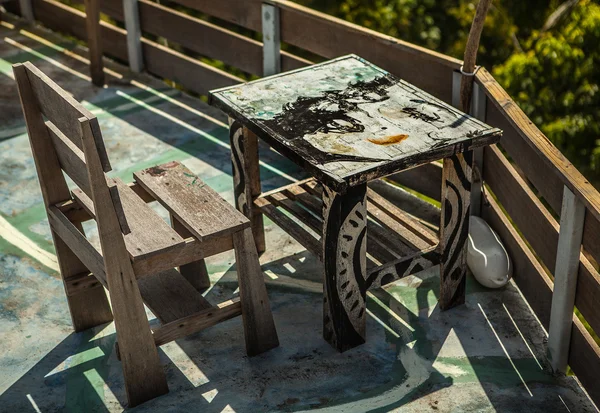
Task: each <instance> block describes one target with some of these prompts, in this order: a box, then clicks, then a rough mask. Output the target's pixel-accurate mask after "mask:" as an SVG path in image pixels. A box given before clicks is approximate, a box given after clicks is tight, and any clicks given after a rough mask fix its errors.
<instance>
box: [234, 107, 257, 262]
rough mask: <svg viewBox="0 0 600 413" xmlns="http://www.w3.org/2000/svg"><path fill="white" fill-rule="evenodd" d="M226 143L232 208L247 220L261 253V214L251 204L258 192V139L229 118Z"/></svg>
mask: <svg viewBox="0 0 600 413" xmlns="http://www.w3.org/2000/svg"><path fill="white" fill-rule="evenodd" d="M229 142H230V144H231V167H232V171H233V196H234V198H235V207H236V208H237V210H238V211H240V212H241V213H242V214H244V215H245V216H246V217H247V218H248V219H249V220H250V222H251V224H252V233H253V234H254V242H255V243H256V248H257V250H258V253H259V254H260V253H262V252H264V251H265V249H266V244H265V227H264V223H263V219H262V215H261V213H260V210H258V209H256V208H255V206H254V200H255V199H256V198H257V197H258V196H260V193H261V183H260V168H259V164H258V162H259V158H258V156H259V154H258V138H257V136H256V135H255V134H253V133H252V132H250V131H249V130H248V128H245V127H243V126H242V124H241V123H239V122H237V121H235V120H233V119H231V118H229Z"/></svg>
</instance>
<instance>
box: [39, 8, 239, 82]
mask: <svg viewBox="0 0 600 413" xmlns="http://www.w3.org/2000/svg"><path fill="white" fill-rule="evenodd" d="M34 9H35V10H37V12H36V16H39V17H38V19H39V20H40V21H41V22H42V23H44V24H45V25H46V26H48V27H49V28H51V29H54V30H58V31H62V32H65V33H68V34H71V35H73V36H76V37H79V38H80V39H85V38H86V34H85V14H84V13H82V12H80V11H78V10H76V9H74V8H72V7H69V6H65V5H63V4H61V3H58V2H56V1H54V0H34ZM126 44H127V34H126V32H125V30H123V29H120V28H118V27H116V26H112V25H109V24H107V23H105V22H102V49H103V51H104V52H105V53H106V54H108V55H110V56H113V57H116V58H118V59H121V60H125V61H126V60H127V46H126ZM142 47H143V51H144V56H145V63H146V68H147V70H148V72H149V73H152V74H154V75H156V76H159V77H163V78H167V79H169V80H173V81H175V82H177V83H180V84H181V85H182V86H184V87H185V88H187V89H189V90H191V91H194V92H196V93H199V94H207V93H208V91H209V90H211V89H214V88H219V87H225V86H230V85H234V84H237V83H241V82H243V79H241V78H238V77H236V76H234V75H232V74H230V73H227V72H225V71H223V70H219V69H217V68H214V67H212V66H210V65H207V64H205V63H202V62H200V61H198V60H196V59H193V58H191V57H189V56H186V55H184V54H183V53H179V52H177V51H175V50H172V49H169V48H168V47H166V46H162V45H159V44H158V43H155V42H151V41H149V40H146V39H143V41H142Z"/></svg>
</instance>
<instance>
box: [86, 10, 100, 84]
mask: <svg viewBox="0 0 600 413" xmlns="http://www.w3.org/2000/svg"><path fill="white" fill-rule="evenodd" d="M85 23H86V31H87V39H88V49H89V52H90V74H91V76H92V83H93V84H95V85H96V86H100V87H101V86H103V85H104V65H103V63H102V35H101V33H100V30H101V26H100V5H99V0H85Z"/></svg>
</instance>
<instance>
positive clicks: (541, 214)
mask: <svg viewBox="0 0 600 413" xmlns="http://www.w3.org/2000/svg"><path fill="white" fill-rule="evenodd" d="M483 165H484V179H485V181H486V183H487V184H488V185H489V186H490V189H491V190H492V192H493V193H494V195H495V196H496V197H497V199H498V201H499V202H500V204H502V207H503V208H504V210H505V211H506V213H507V214H508V215H509V216H510V217H511V220H512V222H513V223H514V224H515V225H516V226H517V227H518V228H519V231H520V233H521V235H522V236H523V237H524V238H525V239H526V240H527V242H528V243H529V245H531V247H532V248H533V250H534V251H535V253H536V255H537V256H538V257H539V258H540V259H541V261H542V262H543V264H544V265H545V266H546V268H549V269H552V270H553V269H554V268H555V267H556V252H557V246H558V231H559V225H558V222H556V220H555V219H554V217H553V216H552V214H551V213H550V212H549V211H548V210H547V209H546V207H545V206H544V205H543V204H542V201H541V200H539V199H538V198H537V196H536V195H535V194H534V193H533V191H532V190H531V189H530V188H529V186H528V185H527V183H526V182H525V180H524V179H523V178H522V177H521V176H520V175H519V174H518V173H517V171H516V170H515V169H514V167H513V166H512V165H511V164H510V162H509V161H508V160H507V159H506V158H505V157H504V155H502V153H501V152H500V150H499V149H498V148H497V147H495V146H490V147H487V148H485V150H484V163H483ZM540 234H543V236H540ZM598 297H600V275H599V274H598V272H597V271H596V269H595V268H594V266H593V265H592V264H591V263H590V261H589V260H588V259H587V258H586V257H585V256H584V255H583V254H580V263H579V276H578V277H577V295H576V298H575V305H576V306H577V308H578V309H579V311H581V313H582V314H583V316H584V317H585V318H586V320H587V321H588V323H590V325H591V326H592V328H594V330H595V331H600V312H598V311H596V309H597V308H598V305H599V304H600V302H599V298H598Z"/></svg>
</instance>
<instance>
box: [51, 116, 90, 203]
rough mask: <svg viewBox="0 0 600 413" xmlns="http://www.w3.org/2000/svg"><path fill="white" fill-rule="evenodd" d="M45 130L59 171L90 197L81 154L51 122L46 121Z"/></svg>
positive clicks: (86, 174)
mask: <svg viewBox="0 0 600 413" xmlns="http://www.w3.org/2000/svg"><path fill="white" fill-rule="evenodd" d="M46 128H48V134H49V135H50V139H52V143H53V144H54V149H55V150H56V155H57V156H58V162H59V163H60V167H61V169H62V170H63V171H65V172H66V174H67V175H69V177H70V178H71V179H72V180H73V181H74V182H75V183H76V184H77V186H78V187H79V188H81V189H82V190H83V192H85V193H86V194H87V196H91V192H90V180H89V178H88V173H87V168H86V166H85V159H84V156H83V152H82V151H81V149H79V148H78V147H77V146H75V144H74V143H73V142H72V141H71V140H70V139H68V138H67V136H65V134H64V133H62V132H61V131H60V130H59V129H58V128H57V127H56V125H55V124H53V123H52V122H50V121H47V122H46Z"/></svg>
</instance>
